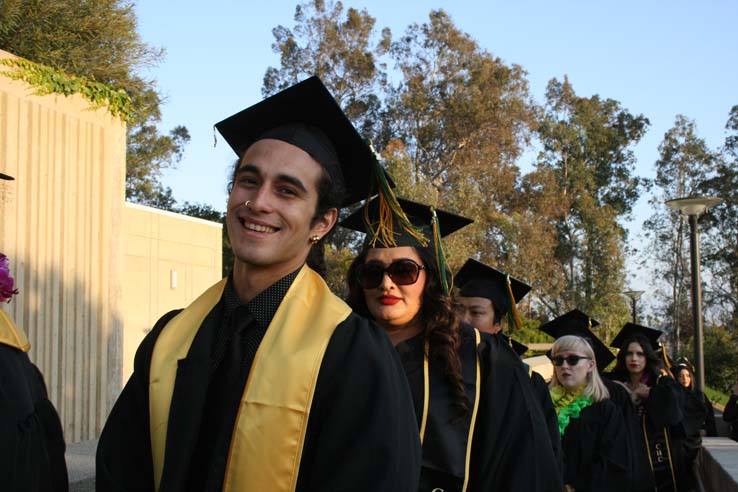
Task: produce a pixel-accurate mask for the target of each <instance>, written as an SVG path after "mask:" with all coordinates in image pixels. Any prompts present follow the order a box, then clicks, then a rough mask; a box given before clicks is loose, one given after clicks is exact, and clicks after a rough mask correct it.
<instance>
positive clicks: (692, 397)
mask: <svg viewBox="0 0 738 492" xmlns="http://www.w3.org/2000/svg"><path fill="white" fill-rule="evenodd" d="M671 372H672V373H673V374H674V379H676V381H677V382H678V383H679V385H680V386H681V387H682V388H684V389H685V390H686V395H687V399H688V400H689V401H690V403H689V405H690V407H691V410H692V411H691V412H685V415H687V414H692V415H694V416H695V417H697V418H698V419H699V421H698V422H695V425H696V426H699V429H700V430H703V431H705V434H706V435H707V437H717V427H716V426H715V409H714V408H713V406H712V402H711V401H710V399H709V398H707V395H705V394H704V393H703V392H702V391H700V390H698V389H696V388H694V385H693V382H694V371H693V370H692V367H691V366H690V365H689V362H688V361H684V362H679V363H677V364H676V365H675V366H673V367H672V368H671Z"/></svg>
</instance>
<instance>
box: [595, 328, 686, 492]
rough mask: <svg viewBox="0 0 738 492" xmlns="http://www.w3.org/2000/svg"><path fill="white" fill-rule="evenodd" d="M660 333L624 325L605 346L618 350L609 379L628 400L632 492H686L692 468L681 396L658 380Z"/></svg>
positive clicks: (669, 381)
mask: <svg viewBox="0 0 738 492" xmlns="http://www.w3.org/2000/svg"><path fill="white" fill-rule="evenodd" d="M661 333H662V332H661V331H660V330H654V329H652V328H648V327H645V326H641V325H637V324H634V323H627V324H626V325H625V326H623V328H622V329H621V330H620V332H619V333H618V334H617V335H616V336H615V338H614V339H613V341H612V343H611V344H610V346H612V347H617V348H619V349H620V350H619V352H618V357H617V363H616V365H615V368H614V369H613V371H612V373H611V374H610V375H609V377H610V378H611V379H612V380H614V381H615V382H617V383H618V384H619V385H620V386H622V387H623V388H624V389H625V390H626V393H627V395H628V396H629V398H627V399H626V400H625V401H624V402H621V410H622V411H623V415H624V418H625V419H626V424H627V426H628V431H629V433H630V441H631V456H632V459H633V465H632V466H633V472H634V480H635V484H636V486H637V487H636V489H635V490H637V491H639V492H640V491H647V490H648V491H652V490H659V491H662V490H663V491H679V490H690V489H691V488H690V485H689V484H690V483H691V480H690V479H691V471H690V470H691V462H690V454H691V453H690V450H689V439H688V434H690V432H689V431H688V429H687V427H685V423H687V422H686V421H685V419H684V409H685V408H684V400H683V394H682V391H681V389H680V388H679V386H678V385H677V383H676V381H674V379H673V378H671V377H670V376H664V375H663V365H662V363H661V360H660V358H659V356H658V355H657V352H656V349H657V348H658V346H659V342H658V338H659V336H661Z"/></svg>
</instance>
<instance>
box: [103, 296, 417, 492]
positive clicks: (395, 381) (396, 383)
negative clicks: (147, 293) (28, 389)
mask: <svg viewBox="0 0 738 492" xmlns="http://www.w3.org/2000/svg"><path fill="white" fill-rule="evenodd" d="M174 314H176V312H175V313H174ZM171 315H172V313H169V315H167V316H165V317H163V318H162V319H161V320H159V322H158V323H157V325H156V326H155V327H154V329H153V330H152V331H151V332H150V333H149V334H148V335H147V336H146V338H145V339H144V340H143V342H142V343H141V345H140V347H139V348H138V351H137V353H136V359H135V363H134V372H133V375H132V376H131V378H130V379H129V381H128V383H127V384H126V386H125V388H124V389H123V392H122V393H121V395H120V397H119V398H118V401H117V402H116V404H115V406H114V407H113V410H112V412H111V413H110V416H109V417H108V420H107V422H106V424H105V428H104V429H103V432H102V435H101V437H100V442H99V444H98V449H97V463H96V466H97V479H96V485H97V490H100V491H103V490H104V491H108V490H114V491H124V490H125V491H133V490H136V491H149V490H153V489H154V477H153V465H152V457H151V439H150V434H149V399H148V381H149V367H150V362H151V355H152V351H153V347H154V344H155V342H156V339H157V337H158V335H159V333H160V332H161V330H162V328H163V326H164V325H165V323H166V321H167V319H168V318H170V317H171ZM220 321H221V320H220V319H219V316H218V306H216V308H214V309H213V311H212V312H211V313H210V314H209V315H208V316H207V318H206V319H205V321H204V322H203V325H202V326H201V328H200V330H199V331H198V334H197V336H196V337H195V340H194V341H193V344H192V347H191V348H190V352H189V353H188V356H187V358H186V359H184V360H182V361H180V365H179V370H178V372H177V379H176V382H175V391H174V394H173V397H172V404H171V405H172V406H171V411H170V420H169V428H168V432H167V444H166V452H165V458H164V462H165V464H164V472H163V475H162V482H161V485H160V490H161V491H162V492H166V491H174V490H176V491H183V490H188V489H189V488H190V487H189V484H188V480H189V479H190V477H191V476H194V475H198V474H200V472H201V470H193V467H196V466H197V465H199V464H200V460H199V459H197V458H195V457H196V456H197V454H198V453H197V449H195V448H196V447H197V445H196V443H198V442H201V441H202V440H203V439H206V438H207V437H208V436H202V435H200V434H201V433H200V429H201V428H205V427H206V428H215V427H218V425H217V424H214V423H213V422H212V421H210V419H208V420H209V421H208V422H204V421H203V408H204V407H205V406H206V405H205V399H206V397H207V394H208V370H209V367H210V363H211V358H212V357H214V354H213V353H211V350H210V347H211V345H212V344H210V343H209V341H208V340H207V338H208V337H207V336H202V337H201V336H200V335H201V334H208V333H211V332H212V331H213V330H214V329H215V328H216V325H217V324H218V323H219V322H220ZM306 325H307V326H306V328H309V322H306ZM285 377H288V375H285ZM180 389H181V391H179V390H180ZM411 405H412V403H411V400H410V394H409V391H408V387H407V383H406V381H405V379H404V377H403V376H402V368H401V365H400V361H399V359H398V357H397V355H396V353H395V352H394V350H393V349H392V345H391V344H390V342H389V339H388V338H387V336H386V335H385V334H384V332H383V331H382V330H381V329H380V328H379V327H377V326H376V325H374V324H373V323H371V322H369V321H367V320H365V319H363V318H360V317H359V316H357V315H355V314H351V315H350V316H349V317H348V318H347V319H346V320H345V321H344V322H342V323H341V324H340V325H339V326H338V327H336V330H335V331H334V333H333V335H332V337H331V339H330V341H329V343H328V347H327V349H326V352H325V355H324V357H323V361H322V364H321V368H320V372H319V375H318V381H317V386H316V389H315V394H314V397H313V403H312V408H311V411H310V417H309V419H308V425H307V433H306V437H305V444H304V446H303V453H302V460H301V464H300V471H299V475H298V483H297V490H298V491H323V490H355V491H377V490H387V491H398V492H399V491H403V492H405V491H408V490H413V489H414V488H416V487H417V480H418V475H419V469H420V443H419V440H418V435H417V430H416V428H415V418H414V414H413V411H412V406H411ZM223 414H224V415H231V413H228V412H225V411H224V412H223ZM229 419H230V421H229V422H226V423H225V424H224V425H225V427H226V428H228V429H232V428H233V426H234V424H235V414H233V417H232V418H229ZM220 424H223V422H220ZM221 426H222V425H221ZM264 445H265V446H267V445H268V443H264ZM224 453H227V446H226V448H225V450H224ZM210 458H213V457H210ZM211 463H215V460H214V458H213V459H212V460H211Z"/></svg>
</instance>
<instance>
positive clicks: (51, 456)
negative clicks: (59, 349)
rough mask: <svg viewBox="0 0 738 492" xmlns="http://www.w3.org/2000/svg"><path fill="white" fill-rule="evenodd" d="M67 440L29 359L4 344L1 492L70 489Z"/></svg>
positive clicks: (0, 350)
mask: <svg viewBox="0 0 738 492" xmlns="http://www.w3.org/2000/svg"><path fill="white" fill-rule="evenodd" d="M64 450H65V444H64V435H63V433H62V426H61V422H60V421H59V416H58V415H57V413H56V409H54V406H53V405H52V403H51V402H50V401H49V399H48V396H47V393H46V385H45V384H44V379H43V376H42V375H41V372H40V371H39V370H38V368H37V367H36V366H35V365H33V363H31V361H30V359H29V358H28V354H26V353H25V352H22V351H20V350H18V349H16V348H14V347H10V346H7V345H4V344H1V343H0V484H1V485H0V489H2V490H8V491H21V490H22V491H32V492H36V491H60V490H61V491H66V490H69V483H68V479H67V465H66V461H65V460H64Z"/></svg>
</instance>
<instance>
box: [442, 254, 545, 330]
mask: <svg viewBox="0 0 738 492" xmlns="http://www.w3.org/2000/svg"><path fill="white" fill-rule="evenodd" d="M454 285H457V286H459V287H460V289H459V296H461V297H483V298H485V299H489V300H490V301H492V304H493V305H494V306H495V308H496V309H497V310H498V311H499V312H500V313H501V314H502V315H503V316H505V315H506V314H508V315H509V317H508V321H509V322H510V327H511V328H520V327H521V325H522V323H521V321H520V316H519V315H518V310H517V307H516V304H517V303H518V302H520V299H522V298H523V297H525V295H526V294H527V293H528V292H530V289H531V287H530V285H527V284H525V283H523V282H521V281H520V280H518V279H516V278H514V277H511V276H510V275H508V274H506V273H503V272H501V271H499V270H497V269H496V268H492V267H490V266H487V265H485V264H484V263H481V262H479V261H477V260H474V259H472V258H469V259H468V260H466V263H464V266H462V267H461V270H459V272H458V273H457V274H456V276H455V277H454Z"/></svg>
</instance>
